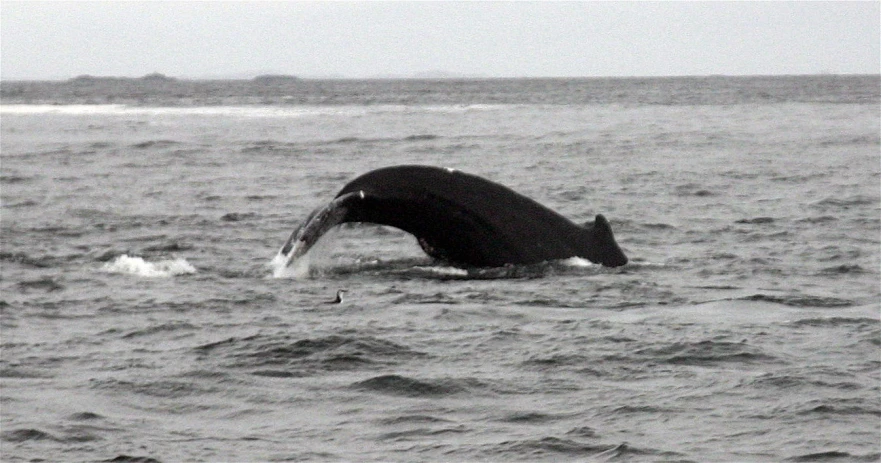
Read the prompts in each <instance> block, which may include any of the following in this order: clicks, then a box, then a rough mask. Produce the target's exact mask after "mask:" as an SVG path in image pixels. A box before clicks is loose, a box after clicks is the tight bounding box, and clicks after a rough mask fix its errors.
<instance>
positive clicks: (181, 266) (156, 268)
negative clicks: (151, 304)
mask: <svg viewBox="0 0 881 463" xmlns="http://www.w3.org/2000/svg"><path fill="white" fill-rule="evenodd" d="M102 270H104V271H105V272H108V273H120V274H125V275H135V276H139V277H146V278H167V277H172V276H177V275H187V274H193V273H196V268H195V267H193V266H192V265H191V264H190V263H189V262H187V261H186V259H183V258H177V259H169V260H161V261H158V262H148V261H145V260H144V259H143V258H141V257H129V255H128V254H123V255H121V256H119V257H117V258H116V260H114V261H113V262H108V263H106V264H104V266H103V267H102Z"/></svg>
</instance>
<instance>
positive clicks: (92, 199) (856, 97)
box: [0, 76, 881, 462]
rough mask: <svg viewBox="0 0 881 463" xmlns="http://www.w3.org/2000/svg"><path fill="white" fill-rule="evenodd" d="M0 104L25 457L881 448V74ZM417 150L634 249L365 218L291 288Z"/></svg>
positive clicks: (837, 456) (214, 88) (119, 89)
mask: <svg viewBox="0 0 881 463" xmlns="http://www.w3.org/2000/svg"><path fill="white" fill-rule="evenodd" d="M0 93H2V104H0V149H2V150H0V170H2V172H0V188H2V190H0V191H2V209H0V214H2V215H0V233H2V249H0V264H2V280H0V291H2V295H0V311H2V312H0V314H2V319H0V322H2V325H0V329H2V331H0V337H2V340H0V346H2V358H0V459H2V461H4V462H18V461H114V462H157V461H160V462H176V461H407V462H412V461H548V462H550V461H598V462H605V461H795V462H812V461H823V462H827V461H878V460H881V275H879V271H881V78H879V76H804V77H705V78H696V77H695V78H663V79H661V78H658V79H533V80H526V79H523V80H517V79H513V80H461V81H460V80H436V81H431V80H397V81H396V80H375V81H310V80H294V79H280V80H271V79H270V80H269V81H258V80H255V81H231V82H221V81H205V82H189V81H177V80H174V79H168V78H165V77H163V76H148V77H145V78H142V79H100V78H89V77H82V78H78V79H73V80H71V81H67V82H3V83H2V84H0ZM414 163H415V164H429V165H439V166H444V167H453V168H456V169H459V170H462V171H466V172H469V173H474V174H477V175H481V176H483V177H486V178H489V179H491V180H494V181H496V182H499V183H502V184H504V185H507V186H509V187H511V188H513V189H514V190H516V191H518V192H520V193H523V194H525V195H527V196H529V197H531V198H533V199H536V200H537V201H539V202H540V203H542V204H544V205H546V206H548V207H550V208H552V209H554V210H556V211H558V212H560V213H561V214H563V215H565V216H567V217H569V218H570V219H572V220H573V221H576V222H579V223H581V222H585V221H588V220H591V219H592V218H593V216H594V215H595V214H597V213H602V214H604V215H605V216H606V217H607V218H608V219H609V221H610V222H611V225H612V229H613V230H614V232H615V235H616V238H617V241H618V243H619V244H620V245H621V247H622V249H623V250H624V251H625V253H626V254H627V255H628V257H629V258H630V263H629V264H628V265H626V266H624V267H621V268H616V269H608V268H604V267H601V266H597V265H591V264H590V263H589V262H587V261H584V260H581V259H567V260H565V261H561V262H548V263H544V264H540V265H534V266H527V267H511V268H505V269H488V270H486V269H484V270H481V269H460V268H455V267H452V266H450V265H449V264H445V263H442V262H433V261H432V260H431V259H430V258H428V257H427V256H426V255H425V254H424V253H423V252H422V251H421V249H420V248H419V246H418V245H417V244H416V242H415V239H413V238H412V237H411V236H410V235H408V234H406V233H404V232H401V231H399V230H396V229H393V228H389V227H380V226H371V225H360V226H358V225H351V226H344V227H340V228H339V229H337V230H336V231H334V232H333V233H331V234H329V235H327V236H325V238H324V239H323V240H322V241H321V242H320V243H319V245H318V246H317V247H316V248H315V249H313V250H312V252H310V254H308V255H307V256H306V258H305V259H304V260H302V261H300V262H298V263H297V265H296V267H297V268H296V269H295V270H296V271H292V272H282V273H284V275H282V276H281V277H276V276H275V275H274V270H275V269H273V268H272V266H271V265H270V263H271V261H272V259H273V257H275V255H276V253H277V252H278V250H279V248H280V247H281V245H282V244H283V242H284V240H285V239H286V238H287V237H288V235H289V234H290V233H291V231H292V230H293V229H294V228H295V227H296V226H297V225H298V224H299V223H300V222H301V221H302V220H304V219H305V218H306V216H307V215H308V213H309V212H310V211H312V210H313V209H314V208H315V207H317V206H320V205H322V204H324V203H326V202H327V201H328V200H330V199H331V198H332V197H333V196H334V195H335V193H336V191H338V190H339V189H340V188H341V187H342V186H343V185H344V184H345V183H346V182H348V181H349V180H351V179H353V178H354V177H356V176H358V175H360V174H362V173H364V172H367V171H369V170H372V169H375V168H379V167H383V166H389V165H396V164H414ZM338 289H346V290H347V291H348V293H347V297H346V301H345V302H344V303H343V304H340V305H329V304H326V301H329V300H330V299H332V298H333V297H334V295H335V294H336V291H337V290H338Z"/></svg>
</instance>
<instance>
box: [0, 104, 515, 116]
mask: <svg viewBox="0 0 881 463" xmlns="http://www.w3.org/2000/svg"><path fill="white" fill-rule="evenodd" d="M510 106H511V105H504V104H498V105H492V104H458V105H457V104H450V105H396V104H385V105H372V106H364V105H339V106H336V105H296V106H293V105H292V106H270V105H254V106H246V105H241V106H130V105H124V104H71V105H53V104H5V105H2V106H0V114H16V115H42V114H58V115H68V116H96V115H108V116H206V117H238V118H279V119H288V118H301V117H363V116H367V115H372V114H383V113H393V114H394V113H405V114H412V113H447V114H458V113H464V112H470V111H498V110H504V109H506V108H509V107H510Z"/></svg>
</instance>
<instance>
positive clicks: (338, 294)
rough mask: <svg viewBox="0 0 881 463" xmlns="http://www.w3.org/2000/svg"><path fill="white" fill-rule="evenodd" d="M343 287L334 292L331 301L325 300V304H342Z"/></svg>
mask: <svg viewBox="0 0 881 463" xmlns="http://www.w3.org/2000/svg"><path fill="white" fill-rule="evenodd" d="M345 292H346V290H345V289H339V290H337V292H336V298H334V300H332V301H328V302H326V304H342V303H343V293H345Z"/></svg>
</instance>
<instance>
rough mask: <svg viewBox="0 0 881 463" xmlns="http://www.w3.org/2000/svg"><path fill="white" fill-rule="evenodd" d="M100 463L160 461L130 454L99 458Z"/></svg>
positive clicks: (147, 462)
mask: <svg viewBox="0 0 881 463" xmlns="http://www.w3.org/2000/svg"><path fill="white" fill-rule="evenodd" d="M100 461H101V462H102V463H162V462H161V461H160V460H157V459H155V458H152V457H136V456H132V455H118V456H116V457H115V458H108V459H107V460H100Z"/></svg>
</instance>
